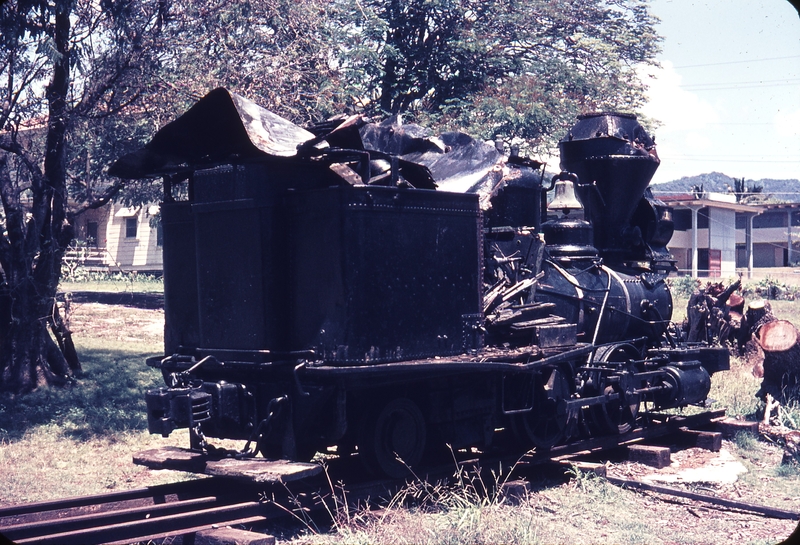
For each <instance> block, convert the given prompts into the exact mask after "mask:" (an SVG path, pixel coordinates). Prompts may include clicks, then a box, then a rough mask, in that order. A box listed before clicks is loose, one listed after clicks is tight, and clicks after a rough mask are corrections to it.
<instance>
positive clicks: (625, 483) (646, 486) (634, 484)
mask: <svg viewBox="0 0 800 545" xmlns="http://www.w3.org/2000/svg"><path fill="white" fill-rule="evenodd" d="M606 480H607V481H608V482H610V483H611V484H614V485H616V486H621V487H624V488H631V489H635V490H647V491H649V492H657V493H659V494H666V495H669V496H677V497H681V498H687V499H690V500H695V501H702V502H705V503H710V504H712V505H720V506H722V507H728V508H731V509H739V510H742V511H749V512H751V513H758V514H760V515H764V516H767V517H770V518H776V519H788V520H800V512H797V511H788V510H786V509H779V508H777V507H770V506H768V505H758V504H755V503H749V502H744V501H738V500H729V499H727V498H720V497H718V496H711V495H709V494H700V493H698V492H691V491H689V490H681V489H679V488H672V487H670V486H661V485H657V484H650V483H645V482H642V481H634V480H629V479H620V478H617V477H606Z"/></svg>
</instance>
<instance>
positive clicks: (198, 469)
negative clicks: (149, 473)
mask: <svg viewBox="0 0 800 545" xmlns="http://www.w3.org/2000/svg"><path fill="white" fill-rule="evenodd" d="M133 463H134V464H137V465H141V466H145V467H148V468H150V469H173V470H177V471H187V472H190V473H204V474H206V475H212V476H215V477H229V478H232V479H238V480H244V481H247V482H255V483H278V482H284V483H285V482H290V481H298V480H300V479H305V478H307V477H312V476H314V475H318V474H319V473H321V472H322V466H321V465H319V464H311V463H305V462H290V461H288V460H267V459H265V458H249V459H243V460H237V459H235V458H222V459H221V460H217V459H213V458H210V457H208V456H206V455H204V454H202V453H199V452H194V451H191V450H189V449H187V448H180V447H162V448H157V449H150V450H145V451H142V452H139V453H138V454H134V456H133Z"/></svg>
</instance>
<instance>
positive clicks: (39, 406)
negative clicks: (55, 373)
mask: <svg viewBox="0 0 800 545" xmlns="http://www.w3.org/2000/svg"><path fill="white" fill-rule="evenodd" d="M152 355H153V354H149V353H140V352H133V351H120V350H103V349H84V350H81V363H82V366H83V372H82V373H80V374H79V375H78V376H77V377H76V378H77V380H76V382H75V383H74V384H71V385H69V386H66V387H50V388H39V389H38V390H36V391H34V392H31V393H30V394H25V395H21V396H13V395H10V394H7V393H3V394H0V438H2V439H7V440H14V439H19V438H21V437H23V436H24V435H25V433H26V432H27V431H28V430H30V429H32V428H35V427H37V426H57V427H59V428H61V429H62V432H63V433H64V434H65V435H67V436H69V437H72V438H75V439H78V440H85V439H89V438H92V437H111V436H113V435H115V434H117V433H120V432H126V431H137V430H144V429H147V416H146V406H145V400H144V393H145V391H146V390H149V389H151V388H157V387H159V386H162V385H163V382H162V378H161V373H160V372H159V371H158V370H156V369H152V368H150V367H147V366H146V365H145V359H146V358H147V357H148V356H152Z"/></svg>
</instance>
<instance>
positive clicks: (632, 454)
mask: <svg viewBox="0 0 800 545" xmlns="http://www.w3.org/2000/svg"><path fill="white" fill-rule="evenodd" d="M628 460H630V461H631V462H639V463H640V464H645V465H648V466H653V467H656V468H659V469H661V468H662V467H667V466H668V465H669V464H670V463H671V461H672V460H671V458H670V450H669V447H655V446H651V445H629V446H628Z"/></svg>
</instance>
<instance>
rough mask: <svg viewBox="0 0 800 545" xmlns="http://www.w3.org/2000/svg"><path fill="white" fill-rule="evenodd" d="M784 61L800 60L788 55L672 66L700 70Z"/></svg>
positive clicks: (799, 56)
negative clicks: (728, 65) (731, 65)
mask: <svg viewBox="0 0 800 545" xmlns="http://www.w3.org/2000/svg"><path fill="white" fill-rule="evenodd" d="M786 59H800V55H789V56H786V57H768V58H765V59H750V60H746V61H726V62H710V63H705V64H684V65H681V66H674V67H673V68H701V67H704V66H724V65H727V64H746V63H749V62H766V61H782V60H786Z"/></svg>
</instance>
